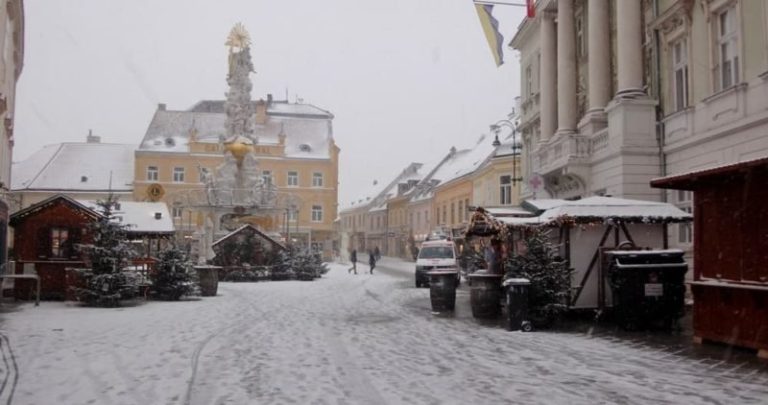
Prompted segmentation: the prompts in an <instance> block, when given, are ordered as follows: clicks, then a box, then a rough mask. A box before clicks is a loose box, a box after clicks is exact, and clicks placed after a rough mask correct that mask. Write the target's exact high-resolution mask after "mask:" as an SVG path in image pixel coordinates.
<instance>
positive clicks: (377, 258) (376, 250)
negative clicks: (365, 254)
mask: <svg viewBox="0 0 768 405" xmlns="http://www.w3.org/2000/svg"><path fill="white" fill-rule="evenodd" d="M373 254H375V255H376V261H379V260H381V252H380V251H379V247H378V246H376V247H375V248H373Z"/></svg>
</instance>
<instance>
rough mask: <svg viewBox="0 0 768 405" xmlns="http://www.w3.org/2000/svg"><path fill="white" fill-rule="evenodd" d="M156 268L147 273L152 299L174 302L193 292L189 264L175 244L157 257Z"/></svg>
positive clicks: (185, 255) (193, 283) (185, 256)
mask: <svg viewBox="0 0 768 405" xmlns="http://www.w3.org/2000/svg"><path fill="white" fill-rule="evenodd" d="M158 259H159V261H158V263H157V266H156V267H155V268H154V269H153V271H152V272H150V273H149V278H150V280H151V281H152V288H151V294H152V297H153V298H156V299H161V300H171V301H176V300H178V299H180V298H181V297H182V296H184V295H191V294H193V293H194V292H195V282H194V280H193V275H192V273H191V272H190V271H189V270H190V265H191V263H190V262H189V260H188V258H187V254H186V253H185V252H184V251H183V250H182V249H179V248H178V247H177V246H176V245H175V244H174V245H173V246H171V248H169V249H167V250H164V251H163V252H161V253H160V255H159V257H158Z"/></svg>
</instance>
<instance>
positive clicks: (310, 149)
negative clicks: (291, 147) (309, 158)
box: [299, 143, 312, 152]
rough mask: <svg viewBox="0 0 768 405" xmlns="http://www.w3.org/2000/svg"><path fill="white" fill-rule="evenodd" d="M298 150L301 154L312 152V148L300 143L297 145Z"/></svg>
mask: <svg viewBox="0 0 768 405" xmlns="http://www.w3.org/2000/svg"><path fill="white" fill-rule="evenodd" d="M299 150H300V151H302V152H312V147H311V146H309V145H307V144H306V143H302V144H301V145H299Z"/></svg>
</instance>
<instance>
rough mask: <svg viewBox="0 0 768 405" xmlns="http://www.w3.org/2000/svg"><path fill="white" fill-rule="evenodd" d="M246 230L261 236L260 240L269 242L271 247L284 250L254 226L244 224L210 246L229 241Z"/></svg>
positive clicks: (280, 244) (279, 244)
mask: <svg viewBox="0 0 768 405" xmlns="http://www.w3.org/2000/svg"><path fill="white" fill-rule="evenodd" d="M246 229H249V230H251V231H252V232H254V233H255V234H257V235H259V236H261V237H262V238H264V239H265V240H267V241H269V242H270V243H272V244H273V245H277V246H279V247H281V248H283V249H285V246H283V244H282V243H280V242H278V241H277V240H275V239H274V238H273V237H271V236H269V235H267V234H266V233H264V232H262V231H260V230H259V228H256V227H255V226H253V225H251V224H244V225H242V226H240V227H239V228H237V229H235V230H234V231H232V232H230V233H228V234H226V235H224V236H223V237H221V238H219V239H218V240H216V241H215V242H213V244H212V245H211V246H218V245H219V244H220V243H221V242H224V241H225V240H227V239H229V238H231V237H233V236H235V235H237V234H239V233H241V232H243V231H244V230H246Z"/></svg>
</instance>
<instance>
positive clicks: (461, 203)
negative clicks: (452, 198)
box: [459, 201, 464, 221]
mask: <svg viewBox="0 0 768 405" xmlns="http://www.w3.org/2000/svg"><path fill="white" fill-rule="evenodd" d="M463 219H464V201H459V221H461V220H463Z"/></svg>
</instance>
